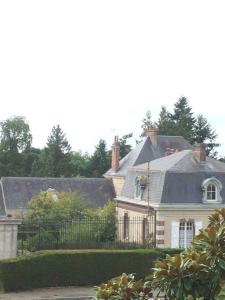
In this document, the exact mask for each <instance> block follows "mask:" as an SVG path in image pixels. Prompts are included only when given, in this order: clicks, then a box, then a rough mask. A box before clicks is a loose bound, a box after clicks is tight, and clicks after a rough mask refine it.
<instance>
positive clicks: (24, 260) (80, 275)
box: [0, 249, 162, 291]
mask: <svg viewBox="0 0 225 300" xmlns="http://www.w3.org/2000/svg"><path fill="white" fill-rule="evenodd" d="M161 256H162V252H160V250H158V249H143V250H140V249H139V250H54V251H42V252H37V253H35V254H31V255H29V256H25V257H23V256H22V257H18V258H16V259H10V260H3V261H1V262H0V270H1V273H0V279H1V283H2V287H3V289H4V290H5V291H17V290H26V289H31V288H37V287H48V286H69V285H96V284H100V283H101V282H104V281H107V280H109V279H110V278H112V277H115V276H119V275H120V274H122V273H124V272H126V273H127V274H129V273H136V276H137V278H138V279H139V278H144V277H145V276H146V275H147V274H148V273H149V270H150V269H151V268H152V267H153V264H154V262H155V261H156V260H157V259H159V258H160V257H161Z"/></svg>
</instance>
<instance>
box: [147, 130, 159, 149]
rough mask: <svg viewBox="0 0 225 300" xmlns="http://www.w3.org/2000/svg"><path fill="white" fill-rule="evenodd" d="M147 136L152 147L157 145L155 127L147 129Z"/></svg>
mask: <svg viewBox="0 0 225 300" xmlns="http://www.w3.org/2000/svg"><path fill="white" fill-rule="evenodd" d="M147 132H148V136H149V137H150V139H151V142H152V145H155V146H156V145H157V128H156V127H155V126H149V127H148V131H147Z"/></svg>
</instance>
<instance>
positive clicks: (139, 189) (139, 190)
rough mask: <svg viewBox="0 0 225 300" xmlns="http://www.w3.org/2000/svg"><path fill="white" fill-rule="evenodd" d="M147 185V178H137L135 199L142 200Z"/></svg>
mask: <svg viewBox="0 0 225 300" xmlns="http://www.w3.org/2000/svg"><path fill="white" fill-rule="evenodd" d="M146 184H147V178H146V177H145V176H137V177H136V179H135V198H136V199H139V200H142V199H143V194H144V190H145V187H146Z"/></svg>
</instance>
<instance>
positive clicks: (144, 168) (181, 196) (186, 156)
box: [121, 150, 225, 204]
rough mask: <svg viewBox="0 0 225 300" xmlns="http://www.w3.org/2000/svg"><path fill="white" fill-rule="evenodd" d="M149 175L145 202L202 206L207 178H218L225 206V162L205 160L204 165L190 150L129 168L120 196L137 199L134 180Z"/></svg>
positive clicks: (144, 197)
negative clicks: (204, 184)
mask: <svg viewBox="0 0 225 300" xmlns="http://www.w3.org/2000/svg"><path fill="white" fill-rule="evenodd" d="M143 175H144V176H147V178H149V185H148V186H147V187H146V188H145V190H144V194H143V200H145V201H150V202H154V203H160V202H161V203H167V204H191V203H192V204H193V203H194V204H202V196H203V194H202V190H201V185H202V183H203V181H204V180H205V179H207V178H211V177H215V178H217V179H218V180H219V181H220V182H221V183H222V186H223V189H222V191H221V197H222V199H223V203H225V163H223V162H220V161H217V160H215V159H212V158H209V157H207V158H206V161H205V162H199V161H197V160H196V159H195V156H194V153H193V151H191V150H184V151H181V152H178V153H174V154H171V155H169V156H166V157H162V158H159V159H155V160H154V161H151V162H150V163H149V164H148V163H144V164H141V165H138V166H135V167H132V168H130V169H129V171H128V174H127V177H126V180H125V184H124V188H123V190H122V193H121V195H122V196H123V197H127V198H130V199H132V198H134V195H135V179H136V177H137V176H143Z"/></svg>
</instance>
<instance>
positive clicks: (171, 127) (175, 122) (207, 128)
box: [141, 96, 219, 158]
mask: <svg viewBox="0 0 225 300" xmlns="http://www.w3.org/2000/svg"><path fill="white" fill-rule="evenodd" d="M148 125H154V124H153V123H152V121H151V113H150V111H147V114H146V118H144V119H143V120H142V125H141V128H142V135H141V136H145V134H144V132H143V129H144V130H145V132H146V129H147V126H148ZM156 126H157V127H158V134H160V135H171V136H182V137H184V138H185V139H186V140H187V141H188V142H189V143H190V144H194V143H196V142H197V143H203V142H204V143H205V144H206V154H207V155H209V156H211V157H214V158H215V157H216V156H217V151H216V150H215V148H216V147H218V146H219V144H218V143H216V138H217V133H216V132H215V130H213V129H212V127H211V125H210V123H209V122H208V120H207V119H206V118H205V117H204V116H203V115H202V114H198V115H197V116H196V117H195V116H194V113H193V111H192V107H191V106H190V105H189V103H188V100H187V98H186V97H184V96H182V97H180V98H179V99H178V100H177V102H175V104H174V110H173V113H170V112H169V111H168V110H167V109H166V107H165V106H162V108H161V111H160V113H159V119H158V122H156Z"/></svg>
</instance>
